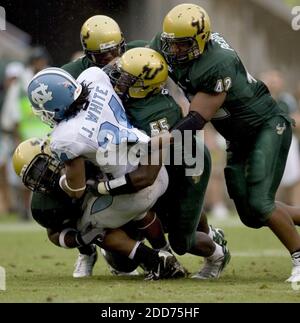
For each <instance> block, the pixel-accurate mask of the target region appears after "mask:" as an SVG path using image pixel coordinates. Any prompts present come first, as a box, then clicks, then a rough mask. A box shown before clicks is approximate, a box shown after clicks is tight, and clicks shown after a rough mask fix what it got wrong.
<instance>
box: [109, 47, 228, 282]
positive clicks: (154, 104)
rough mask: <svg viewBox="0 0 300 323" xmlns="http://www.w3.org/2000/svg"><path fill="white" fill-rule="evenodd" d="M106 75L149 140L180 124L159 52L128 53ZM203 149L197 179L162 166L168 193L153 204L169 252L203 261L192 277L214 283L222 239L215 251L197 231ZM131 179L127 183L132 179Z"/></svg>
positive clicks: (221, 263) (223, 256)
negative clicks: (166, 173) (168, 246)
mask: <svg viewBox="0 0 300 323" xmlns="http://www.w3.org/2000/svg"><path fill="white" fill-rule="evenodd" d="M108 73H109V75H110V77H111V80H112V82H113V84H114V88H115V90H116V92H117V94H118V95H119V96H120V98H121V99H122V100H123V103H124V106H125V109H126V113H127V115H128V116H129V118H130V121H131V122H132V124H133V125H135V126H136V127H138V128H140V129H142V130H144V131H145V132H146V133H147V134H148V135H149V136H155V135H158V134H159V133H160V132H163V131H168V130H169V129H170V128H172V127H173V126H174V125H175V124H176V123H177V122H178V121H179V120H180V119H181V118H182V113H181V109H180V107H179V106H178V104H177V103H176V102H175V100H174V99H173V98H172V97H171V96H170V95H169V94H168V91H167V90H166V89H165V88H164V85H165V82H166V80H167V77H168V71H167V64H166V62H165V60H164V58H163V57H162V56H161V55H160V54H159V53H158V52H156V51H154V50H152V49H149V48H134V49H131V50H128V51H127V52H126V53H124V54H123V55H122V57H121V58H120V59H119V60H118V61H117V63H116V64H115V67H114V68H112V69H111V70H110V71H108ZM204 149H205V150H204V171H203V174H202V175H201V177H200V179H199V178H197V180H195V178H192V176H186V175H185V167H184V166H183V165H181V166H173V165H169V166H166V167H167V170H168V174H169V187H168V190H167V192H166V194H165V195H164V197H163V198H161V199H160V202H158V203H157V213H158V215H159V217H160V218H161V220H162V222H163V223H164V225H165V227H166V228H167V232H168V233H169V242H170V245H171V247H172V249H173V250H174V251H175V252H176V253H178V254H180V255H183V254H185V253H191V254H194V255H198V256H204V257H206V259H205V265H204V267H203V268H202V270H201V271H200V272H199V273H198V274H197V275H194V276H193V277H194V278H200V279H207V278H218V277H219V275H220V273H221V271H222V270H223V269H224V267H225V265H227V263H228V262H229V260H230V254H229V251H228V249H227V247H226V245H225V244H224V240H223V239H220V240H223V241H219V242H220V243H221V245H219V244H216V243H215V242H214V241H213V240H212V239H211V238H210V237H209V236H208V235H207V234H205V233H203V232H199V231H197V226H198V224H199V219H200V214H201V211H202V206H203V200H204V195H205V191H206V187H207V183H208V179H209V175H210V167H211V164H210V154H209V152H208V150H207V149H206V147H205V148H204ZM147 167H148V166H146V167H145V171H146V172H147ZM133 173H134V172H133ZM133 173H131V179H134V176H133V175H132V174H133ZM133 185H134V181H133Z"/></svg>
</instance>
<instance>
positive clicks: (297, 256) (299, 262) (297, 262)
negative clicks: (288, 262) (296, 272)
mask: <svg viewBox="0 0 300 323" xmlns="http://www.w3.org/2000/svg"><path fill="white" fill-rule="evenodd" d="M292 261H293V265H294V266H300V251H297V252H294V253H293V254H292Z"/></svg>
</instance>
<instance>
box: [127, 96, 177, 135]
mask: <svg viewBox="0 0 300 323" xmlns="http://www.w3.org/2000/svg"><path fill="white" fill-rule="evenodd" d="M126 113H127V115H128V117H129V119H130V121H131V123H132V124H133V125H134V126H135V127H137V128H139V129H141V130H143V131H145V132H146V133H147V134H148V135H149V136H155V135H157V134H159V133H160V132H161V131H164V130H165V131H168V130H169V129H170V128H171V127H172V126H174V125H175V123H177V122H178V121H179V120H180V119H181V118H182V115H181V109H180V107H179V106H178V105H177V103H176V102H175V101H174V99H173V98H172V97H171V96H170V95H169V94H168V93H167V91H165V93H161V94H156V95H153V96H150V97H147V98H145V99H130V100H129V101H128V102H127V103H126Z"/></svg>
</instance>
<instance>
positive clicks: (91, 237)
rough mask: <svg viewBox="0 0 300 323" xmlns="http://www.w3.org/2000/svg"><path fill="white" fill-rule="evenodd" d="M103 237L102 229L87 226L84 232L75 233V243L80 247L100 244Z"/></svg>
mask: <svg viewBox="0 0 300 323" xmlns="http://www.w3.org/2000/svg"><path fill="white" fill-rule="evenodd" d="M104 236H105V231H104V229H101V228H95V227H93V226H89V227H88V228H87V229H86V230H85V231H84V232H78V233H77V236H76V241H77V242H78V244H80V245H81V246H86V245H90V244H93V243H95V244H101V243H102V242H103V239H104Z"/></svg>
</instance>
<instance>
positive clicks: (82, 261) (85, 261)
mask: <svg viewBox="0 0 300 323" xmlns="http://www.w3.org/2000/svg"><path fill="white" fill-rule="evenodd" d="M97 258H98V255H97V252H94V253H93V254H91V255H90V256H88V255H83V254H81V253H80V254H79V255H78V258H77V261H76V263H75V270H74V272H73V277H74V278H83V277H89V276H92V274H93V268H94V265H95V263H96V261H97Z"/></svg>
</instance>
